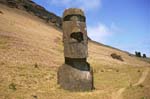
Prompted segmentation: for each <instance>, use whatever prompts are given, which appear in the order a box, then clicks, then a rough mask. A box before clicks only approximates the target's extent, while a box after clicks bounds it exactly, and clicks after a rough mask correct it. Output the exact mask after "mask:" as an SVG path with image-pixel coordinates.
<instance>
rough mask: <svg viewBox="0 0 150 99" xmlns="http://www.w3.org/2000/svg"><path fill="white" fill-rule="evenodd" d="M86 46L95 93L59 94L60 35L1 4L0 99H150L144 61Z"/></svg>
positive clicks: (29, 15)
mask: <svg viewBox="0 0 150 99" xmlns="http://www.w3.org/2000/svg"><path fill="white" fill-rule="evenodd" d="M88 47H89V48H88V52H89V53H88V62H89V63H90V66H92V67H93V70H94V86H95V90H93V91H89V92H70V91H67V90H63V89H62V88H60V86H59V85H58V84H57V70H58V67H60V66H61V65H62V64H63V63H64V55H63V42H62V31H61V30H60V29H57V28H54V26H51V25H50V24H48V23H46V22H45V21H43V20H42V19H40V18H38V17H37V16H35V15H34V14H32V13H29V12H26V11H23V10H19V9H16V8H10V7H7V6H5V5H2V4H0V99H61V98H65V99H134V98H135V99H149V98H150V93H149V92H150V84H149V83H150V76H148V75H150V70H149V69H150V64H149V63H148V62H146V61H143V59H141V58H137V57H135V56H134V55H132V54H129V53H127V52H124V51H121V50H118V49H115V48H112V47H108V46H105V45H102V44H98V43H96V42H94V41H91V40H89V43H88ZM113 56H118V57H113ZM131 94H132V95H131Z"/></svg>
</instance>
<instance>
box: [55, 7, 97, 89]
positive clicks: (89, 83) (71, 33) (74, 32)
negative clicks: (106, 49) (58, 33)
mask: <svg viewBox="0 0 150 99" xmlns="http://www.w3.org/2000/svg"><path fill="white" fill-rule="evenodd" d="M62 28H63V44H64V58H65V63H64V64H63V65H62V66H60V68H59V69H58V84H60V86H61V87H62V88H64V89H68V90H80V91H81V90H92V89H93V88H94V87H93V70H92V68H91V67H90V64H89V63H88V62H87V57H88V37H87V30H86V18H85V15H84V12H83V11H82V10H81V9H77V8H70V9H66V10H65V11H64V14H63V26H62Z"/></svg>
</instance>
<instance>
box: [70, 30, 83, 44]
mask: <svg viewBox="0 0 150 99" xmlns="http://www.w3.org/2000/svg"><path fill="white" fill-rule="evenodd" d="M70 37H71V38H73V39H75V40H77V41H78V42H79V43H80V42H81V41H83V40H84V39H83V33H81V32H74V33H71V35H70Z"/></svg>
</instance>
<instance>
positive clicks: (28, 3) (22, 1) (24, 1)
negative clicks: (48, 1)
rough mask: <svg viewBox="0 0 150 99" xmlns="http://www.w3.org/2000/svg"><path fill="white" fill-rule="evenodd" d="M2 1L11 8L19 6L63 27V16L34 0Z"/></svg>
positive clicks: (1, 1) (56, 25) (54, 24)
mask: <svg viewBox="0 0 150 99" xmlns="http://www.w3.org/2000/svg"><path fill="white" fill-rule="evenodd" d="M0 3H2V4H5V5H7V6H9V7H11V8H17V9H21V10H25V11H27V12H29V13H33V14H34V15H35V16H37V17H39V18H41V19H43V20H45V21H46V22H47V23H49V24H51V25H53V26H55V27H57V28H60V29H61V26H62V22H61V17H59V16H57V15H55V14H54V13H52V12H49V11H47V10H46V9H45V8H44V7H42V6H40V5H38V4H36V3H35V2H33V1H32V0H0Z"/></svg>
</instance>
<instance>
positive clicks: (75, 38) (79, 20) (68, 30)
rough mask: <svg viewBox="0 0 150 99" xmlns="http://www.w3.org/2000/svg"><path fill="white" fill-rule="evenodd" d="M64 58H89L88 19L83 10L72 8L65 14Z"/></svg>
mask: <svg viewBox="0 0 150 99" xmlns="http://www.w3.org/2000/svg"><path fill="white" fill-rule="evenodd" d="M63 42H64V56H65V57H69V58H86V57H87V54H88V53H87V50H88V49H87V30H86V18H85V15H84V12H83V11H82V10H81V9H77V8H70V9H66V10H65V11H64V13H63Z"/></svg>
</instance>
